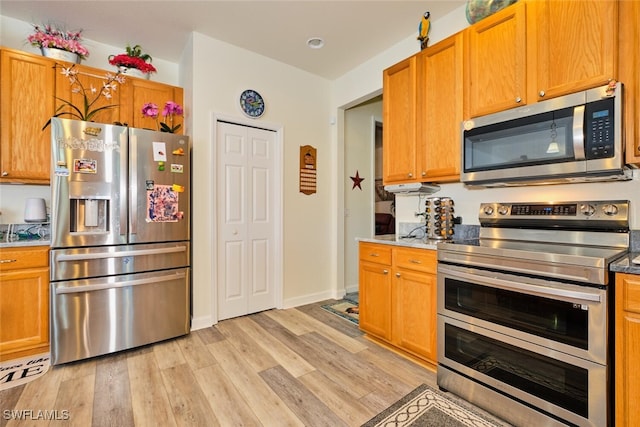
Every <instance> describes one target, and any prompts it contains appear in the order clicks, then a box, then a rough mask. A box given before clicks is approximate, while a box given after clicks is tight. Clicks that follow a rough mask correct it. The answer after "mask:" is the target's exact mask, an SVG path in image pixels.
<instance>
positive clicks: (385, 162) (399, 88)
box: [382, 56, 419, 184]
mask: <svg viewBox="0 0 640 427" xmlns="http://www.w3.org/2000/svg"><path fill="white" fill-rule="evenodd" d="M382 92H383V97H382V121H383V123H384V127H383V129H382V133H383V135H382V139H383V140H384V144H383V147H382V150H383V157H382V169H383V173H382V175H383V182H384V183H385V184H389V183H400V182H412V181H416V180H417V178H419V177H417V172H416V171H417V165H416V162H417V159H418V153H417V151H416V102H417V99H416V58H415V56H412V57H410V58H407V59H406V60H404V61H402V62H400V63H398V64H396V65H394V66H392V67H390V68H387V69H386V70H384V72H383V74H382Z"/></svg>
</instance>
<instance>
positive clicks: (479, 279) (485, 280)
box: [438, 265, 602, 304]
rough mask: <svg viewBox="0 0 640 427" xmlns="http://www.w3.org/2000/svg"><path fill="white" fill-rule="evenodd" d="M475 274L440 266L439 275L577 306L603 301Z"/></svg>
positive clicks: (594, 296)
mask: <svg viewBox="0 0 640 427" xmlns="http://www.w3.org/2000/svg"><path fill="white" fill-rule="evenodd" d="M473 271H474V273H475V274H469V273H465V272H462V271H457V270H452V269H449V268H447V267H444V266H442V265H440V266H439V267H438V274H440V273H442V274H446V275H451V276H453V277H454V278H456V279H465V280H467V281H469V282H471V283H477V284H479V285H485V286H489V287H492V288H499V289H504V290H507V291H514V292H521V293H526V294H528V295H536V296H540V297H546V298H553V299H557V300H562V301H567V302H572V303H576V304H583V303H594V302H595V303H601V302H602V299H601V297H600V295H599V294H596V293H590V292H582V291H575V290H569V289H559V288H553V287H550V286H543V285H532V284H528V283H522V282H518V284H517V285H514V284H513V283H511V282H510V281H508V280H504V279H500V278H499V277H497V276H487V275H485V274H483V273H484V272H482V271H480V270H473Z"/></svg>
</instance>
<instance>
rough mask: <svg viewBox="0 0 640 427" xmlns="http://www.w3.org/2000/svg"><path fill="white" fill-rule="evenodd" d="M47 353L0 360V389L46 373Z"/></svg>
mask: <svg viewBox="0 0 640 427" xmlns="http://www.w3.org/2000/svg"><path fill="white" fill-rule="evenodd" d="M49 366H50V359H49V353H45V354H38V355H35V356H29V357H24V358H22V359H14V360H7V361H4V362H0V390H6V389H8V388H11V387H16V386H19V385H22V384H25V383H28V382H29V381H33V380H35V379H36V378H39V377H41V376H42V375H44V374H46V373H47V371H48V370H49Z"/></svg>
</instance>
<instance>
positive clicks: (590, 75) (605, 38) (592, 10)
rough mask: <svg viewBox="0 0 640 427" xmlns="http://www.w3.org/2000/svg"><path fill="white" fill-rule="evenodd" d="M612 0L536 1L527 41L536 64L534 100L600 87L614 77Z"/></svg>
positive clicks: (615, 54) (615, 50)
mask: <svg viewBox="0 0 640 427" xmlns="http://www.w3.org/2000/svg"><path fill="white" fill-rule="evenodd" d="M618 4H619V2H618V1H616V0H590V1H570V0H569V1H567V0H564V1H558V0H535V1H530V2H529V3H528V4H527V37H528V40H529V47H530V49H529V50H530V51H531V53H532V54H533V58H531V55H530V58H531V62H533V61H536V67H535V71H536V75H535V79H534V80H533V81H535V82H536V84H537V86H536V87H534V88H533V90H534V91H535V94H536V96H537V98H535V99H537V100H544V99H548V98H554V97H556V96H560V95H565V94H568V93H573V92H577V91H580V90H584V89H589V88H592V87H596V86H602V85H605V84H607V83H608V82H609V80H611V79H616V78H617V58H618Z"/></svg>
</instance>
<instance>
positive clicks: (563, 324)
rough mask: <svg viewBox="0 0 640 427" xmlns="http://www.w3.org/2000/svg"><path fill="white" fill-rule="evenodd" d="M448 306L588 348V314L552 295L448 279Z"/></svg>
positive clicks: (471, 314)
mask: <svg viewBox="0 0 640 427" xmlns="http://www.w3.org/2000/svg"><path fill="white" fill-rule="evenodd" d="M444 289H445V307H446V308H447V309H448V310H452V311H455V312H457V313H462V314H466V315H468V316H472V317H475V318H477V319H482V320H486V321H488V322H491V323H497V324H499V325H503V326H506V327H509V328H513V329H517V330H519V331H523V332H527V333H530V334H533V335H536V336H539V337H543V338H547V339H551V340H554V341H557V342H560V343H564V344H568V345H571V346H573V347H576V348H581V349H585V350H586V349H588V345H589V337H588V321H589V319H588V314H589V312H588V311H587V310H583V309H582V308H581V307H580V306H578V305H576V304H573V303H570V302H565V301H558V300H554V299H549V298H543V297H538V296H533V295H526V294H523V293H519V292H514V291H507V290H503V289H496V288H492V287H489V286H482V285H477V284H473V283H468V282H462V281H459V280H455V279H450V278H446V279H445V285H444Z"/></svg>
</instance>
